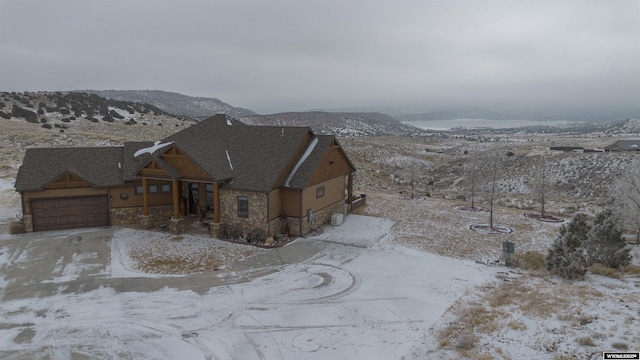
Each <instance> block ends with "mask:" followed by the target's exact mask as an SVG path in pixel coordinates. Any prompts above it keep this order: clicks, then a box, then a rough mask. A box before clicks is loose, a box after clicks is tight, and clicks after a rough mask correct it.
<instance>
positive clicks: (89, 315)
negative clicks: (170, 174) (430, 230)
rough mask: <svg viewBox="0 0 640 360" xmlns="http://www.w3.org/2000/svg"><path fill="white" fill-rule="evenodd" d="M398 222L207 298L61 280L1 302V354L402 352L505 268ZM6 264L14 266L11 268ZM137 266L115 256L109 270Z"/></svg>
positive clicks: (357, 221)
mask: <svg viewBox="0 0 640 360" xmlns="http://www.w3.org/2000/svg"><path fill="white" fill-rule="evenodd" d="M394 224H395V221H390V220H386V219H377V218H371V217H364V216H357V215H351V216H349V217H348V218H347V221H346V222H345V224H343V225H342V226H340V227H328V228H326V229H325V231H324V232H323V233H322V234H320V235H318V236H317V237H310V238H307V239H299V240H297V241H296V243H294V244H291V245H288V246H292V245H304V244H305V243H312V242H324V243H325V244H326V247H325V249H324V250H323V251H321V252H319V253H318V254H317V255H316V256H313V257H311V258H310V259H308V260H306V261H302V262H300V263H292V264H289V265H286V266H283V267H282V268H281V269H280V270H279V271H276V272H274V273H272V274H270V275H267V276H263V277H259V278H255V279H253V280H252V281H250V282H246V283H242V284H234V285H226V286H213V287H211V288H210V289H209V290H208V291H207V292H205V293H203V294H199V293H197V292H194V291H191V290H179V289H176V288H172V287H169V286H167V287H164V288H162V289H160V290H158V291H144V290H142V289H141V290H140V291H120V290H119V289H117V288H113V287H110V286H100V287H98V288H96V289H93V290H89V291H77V292H67V291H65V284H64V283H59V284H57V285H58V288H57V289H58V290H57V291H54V292H52V293H50V294H47V295H46V296H43V297H34V298H25V299H16V300H9V301H2V303H1V304H0V322H1V323H2V324H5V325H3V326H2V327H0V357H2V358H6V359H22V358H32V357H34V358H37V357H48V358H50V359H67V358H70V357H77V358H82V356H87V357H89V358H122V359H300V358H304V359H400V358H402V357H403V356H408V355H410V353H411V352H412V351H413V350H414V348H415V347H416V346H418V347H421V343H422V342H423V341H424V339H425V338H424V335H425V334H426V333H427V331H428V329H429V327H430V326H431V325H432V324H433V323H435V322H436V321H437V320H438V319H439V318H440V317H441V316H442V314H443V313H444V312H445V311H446V310H447V308H449V306H450V305H451V304H452V303H454V302H455V301H456V299H458V298H459V297H460V296H461V295H463V294H464V292H465V290H466V289H468V288H469V287H470V286H473V285H476V284H482V283H486V282H488V281H491V280H492V279H495V275H496V273H497V269H498V268H494V267H486V266H483V265H478V264H476V263H473V262H470V261H462V260H455V259H451V258H446V257H441V256H437V255H432V254H428V253H424V252H420V251H416V250H411V249H408V248H404V247H401V246H397V245H393V244H392V243H390V242H389V240H390V239H391V238H392V237H393V235H392V234H391V227H392V226H393V225H394ZM132 234H135V232H133V233H132ZM0 239H2V240H0V241H6V239H7V237H6V236H4V237H2V238H0ZM1 244H2V242H0V246H2V245H1ZM113 244H114V243H112V245H113ZM119 249H120V250H122V248H121V247H120V248H119ZM5 250H6V248H5ZM0 251H2V250H0ZM120 254H122V253H120ZM0 259H2V260H3V261H2V262H1V263H0V266H1V267H0V270H2V272H5V271H6V270H7V267H8V266H11V265H12V264H13V263H12V262H10V261H9V259H8V257H7V256H5V257H0ZM23 261H27V260H26V259H23ZM127 261H128V260H126V259H124V258H123V257H122V256H119V257H116V258H111V264H110V268H111V269H112V270H111V271H112V272H113V270H114V269H122V268H127V266H128V264H127ZM14 265H15V264H14ZM0 274H1V273H0ZM112 274H113V273H112ZM211 274H212V275H211V276H212V277H214V276H217V275H214V273H213V272H212V273H211ZM107 276H109V275H107ZM185 281H186V282H188V281H189V279H188V277H185ZM29 286H34V287H38V286H39V284H30V285H29ZM4 288H6V284H5V286H3V288H2V289H1V290H0V291H1V292H2V293H4ZM2 295H4V294H2Z"/></svg>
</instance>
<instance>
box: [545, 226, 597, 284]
mask: <svg viewBox="0 0 640 360" xmlns="http://www.w3.org/2000/svg"><path fill="white" fill-rule="evenodd" d="M589 230H591V227H590V226H589V223H588V222H587V217H586V215H584V214H576V215H574V216H573V218H572V219H571V222H570V223H569V224H567V225H562V227H561V228H560V235H559V236H558V237H557V238H556V239H555V240H554V242H553V244H552V245H551V247H550V248H549V252H548V254H547V256H546V258H545V261H546V263H547V270H549V272H551V273H552V274H556V275H559V276H562V277H563V278H565V279H571V280H575V279H583V278H584V274H585V273H586V271H587V270H586V260H585V256H584V251H583V246H582V245H583V242H584V241H585V240H586V239H587V234H588V233H589Z"/></svg>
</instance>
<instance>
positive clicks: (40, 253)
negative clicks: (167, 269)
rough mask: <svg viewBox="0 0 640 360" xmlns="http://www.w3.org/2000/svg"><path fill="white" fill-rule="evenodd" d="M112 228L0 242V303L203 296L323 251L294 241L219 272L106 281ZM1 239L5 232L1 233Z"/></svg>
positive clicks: (318, 244)
mask: <svg viewBox="0 0 640 360" xmlns="http://www.w3.org/2000/svg"><path fill="white" fill-rule="evenodd" d="M116 229H117V227H105V228H90V229H79V230H68V231H49V232H37V233H28V234H19V235H3V236H2V237H0V277H2V278H3V280H2V281H1V282H0V288H4V289H3V290H2V294H0V296H1V299H2V300H15V299H27V298H38V297H46V296H49V295H51V294H55V293H81V292H87V291H91V290H94V289H97V288H99V287H110V288H112V289H114V290H116V291H117V292H126V291H137V292H149V291H156V290H158V289H162V288H164V287H170V288H175V289H178V290H192V291H194V292H197V293H204V292H206V291H208V290H209V289H210V288H211V287H214V286H221V285H229V284H233V283H241V282H246V281H250V280H252V279H254V278H256V277H259V276H263V275H266V274H269V273H272V272H274V271H277V270H278V268H280V267H281V266H283V265H285V264H292V263H297V262H300V261H303V260H305V259H308V258H310V257H312V256H314V255H316V254H317V253H318V252H320V251H321V250H322V249H324V248H326V247H327V246H328V243H325V242H321V241H320V242H311V241H295V242H293V243H291V244H289V245H287V246H285V247H282V248H277V249H272V250H270V251H265V252H261V253H259V254H256V255H253V256H251V257H249V258H246V259H243V260H238V261H235V262H232V263H231V264H228V265H227V266H225V267H224V269H222V270H218V271H207V272H202V273H196V274H190V275H184V276H162V277H155V278H149V277H144V278H131V277H127V278H114V277H111V271H110V267H111V239H112V236H113V233H114V231H115V230H116ZM5 234H6V233H5Z"/></svg>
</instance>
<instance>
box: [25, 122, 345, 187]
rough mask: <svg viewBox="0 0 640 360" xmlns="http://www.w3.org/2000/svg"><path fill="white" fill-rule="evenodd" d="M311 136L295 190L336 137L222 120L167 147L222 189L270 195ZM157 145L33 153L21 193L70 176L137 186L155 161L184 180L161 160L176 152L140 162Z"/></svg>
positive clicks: (197, 127)
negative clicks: (172, 147) (312, 143)
mask: <svg viewBox="0 0 640 360" xmlns="http://www.w3.org/2000/svg"><path fill="white" fill-rule="evenodd" d="M308 134H311V136H313V137H314V138H317V139H318V143H317V145H316V147H315V148H314V150H313V151H312V152H311V154H310V155H309V157H308V158H307V160H306V161H305V162H304V163H302V164H301V166H300V167H299V169H298V170H297V171H296V173H295V175H294V176H292V178H291V181H290V184H289V185H290V187H294V188H303V187H304V186H305V185H306V184H307V182H308V181H309V179H310V177H311V176H312V174H313V171H314V169H315V168H316V167H317V165H318V163H319V161H320V160H321V158H322V156H323V154H324V153H325V151H326V149H327V148H328V146H329V145H330V144H331V141H332V140H333V139H334V137H333V136H330V135H322V136H316V135H314V134H313V132H312V131H311V128H309V127H290V126H289V127H286V126H285V127H282V126H247V125H244V124H242V123H241V122H239V121H236V120H235V119H231V118H229V117H227V116H226V115H216V116H213V117H211V118H209V119H206V120H203V121H201V122H199V123H197V124H195V125H193V126H191V127H189V128H187V129H185V130H182V131H180V132H178V133H176V134H173V135H171V136H169V137H168V138H166V139H164V140H163V142H166V141H173V142H174V143H175V146H176V147H177V148H178V149H179V150H180V151H183V152H184V153H185V154H186V155H187V156H189V157H190V158H191V159H192V160H193V161H195V162H196V163H198V165H200V167H202V169H203V170H204V171H205V172H207V173H208V174H209V175H210V176H211V177H212V179H213V180H214V181H220V182H224V184H223V185H222V187H225V188H230V189H239V190H251V191H259V192H269V191H271V190H272V189H273V188H275V187H279V186H281V185H282V184H277V183H276V182H277V181H278V179H279V178H280V175H281V174H282V173H283V172H285V170H287V165H288V164H289V163H290V161H291V159H292V158H293V157H294V155H296V151H297V150H298V148H300V147H301V146H304V148H303V151H304V149H305V148H306V147H308V146H309V143H307V144H304V143H303V142H304V140H305V138H306V136H307V135H308ZM152 145H153V143H151V142H128V143H125V144H124V146H122V147H95V148H55V149H54V148H49V149H27V152H26V155H25V158H24V162H23V165H22V167H21V168H20V170H19V172H18V178H17V180H16V190H18V191H28V190H40V189H42V188H44V187H45V186H46V185H47V184H49V183H50V182H52V181H54V180H55V179H56V178H58V177H59V176H61V175H62V174H64V173H65V172H70V173H72V174H75V175H77V176H79V177H81V178H83V179H85V180H86V181H88V182H90V183H91V184H93V185H94V186H116V185H122V184H124V183H125V181H133V180H136V179H137V178H136V173H137V172H138V171H140V169H141V168H142V167H143V166H145V165H146V164H148V163H149V162H150V161H151V160H155V161H157V162H158V165H160V166H161V167H162V168H164V169H165V170H167V171H168V172H169V174H170V175H171V176H172V177H174V178H179V177H180V174H179V173H178V172H177V171H176V170H175V169H173V168H172V167H171V166H170V165H169V164H167V163H165V162H164V161H162V159H161V158H160V157H159V156H161V155H162V154H163V153H164V152H165V151H167V150H168V149H169V148H170V147H165V148H163V149H161V150H158V151H156V152H155V153H154V154H148V153H145V154H142V155H140V156H138V157H135V156H134V154H135V152H136V151H138V150H140V149H142V148H146V147H150V146H152ZM227 154H228V156H227ZM298 157H300V155H298ZM295 160H296V161H298V160H299V159H295ZM294 164H295V163H294ZM352 166H353V164H352ZM289 172H291V169H290V170H289ZM287 175H289V174H287ZM285 178H286V177H285Z"/></svg>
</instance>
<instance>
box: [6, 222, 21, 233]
mask: <svg viewBox="0 0 640 360" xmlns="http://www.w3.org/2000/svg"><path fill="white" fill-rule="evenodd" d="M23 232H24V223H22V222H19V221H12V222H10V223H9V234H11V235H15V234H22V233H23Z"/></svg>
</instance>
